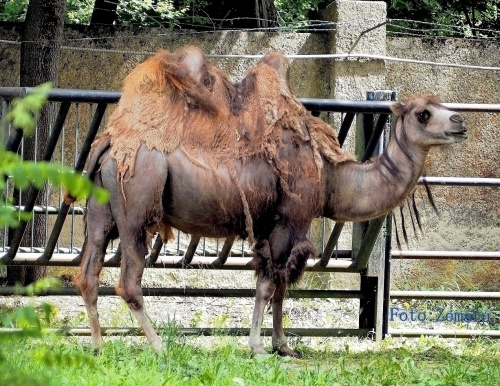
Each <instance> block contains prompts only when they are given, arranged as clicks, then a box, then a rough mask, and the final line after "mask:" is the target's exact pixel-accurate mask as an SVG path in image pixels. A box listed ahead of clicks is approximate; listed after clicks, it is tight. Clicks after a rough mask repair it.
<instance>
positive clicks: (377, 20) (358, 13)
mask: <svg viewBox="0 0 500 386" xmlns="http://www.w3.org/2000/svg"><path fill="white" fill-rule="evenodd" d="M322 16H323V19H325V20H328V21H333V22H335V23H336V28H335V31H333V32H332V33H331V37H330V53H331V54H348V53H351V54H356V53H358V54H372V55H385V54H386V30H385V25H383V23H385V21H386V19H387V10H386V3H385V2H383V1H350V0H337V1H334V2H333V3H331V4H330V5H328V7H327V8H326V9H325V10H324V11H323V14H322ZM382 89H385V63H384V61H382V60H365V59H362V60H356V59H349V60H342V61H334V62H332V66H331V74H330V90H331V95H330V97H331V98H333V99H350V100H364V99H365V95H366V92H367V91H368V90H382Z"/></svg>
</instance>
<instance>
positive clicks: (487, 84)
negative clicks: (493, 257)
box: [386, 38, 500, 290]
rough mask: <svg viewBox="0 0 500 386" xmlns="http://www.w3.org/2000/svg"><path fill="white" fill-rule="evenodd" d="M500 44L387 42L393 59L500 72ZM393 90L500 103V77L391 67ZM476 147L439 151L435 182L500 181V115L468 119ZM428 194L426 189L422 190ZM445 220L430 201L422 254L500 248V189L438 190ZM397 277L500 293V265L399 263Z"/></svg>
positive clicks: (433, 161) (430, 171)
mask: <svg viewBox="0 0 500 386" xmlns="http://www.w3.org/2000/svg"><path fill="white" fill-rule="evenodd" d="M499 48H500V47H499V45H498V44H496V43H491V42H481V41H464V40H460V39H415V38H389V39H387V55H389V56H393V57H398V58H408V59H418V60H427V61H432V62H443V63H459V64H469V65H476V66H490V67H495V66H496V67H498V63H500V60H499V59H500V51H499ZM386 66H387V74H386V82H387V87H388V88H391V89H394V90H398V91H399V95H400V97H401V98H402V99H404V98H405V97H407V96H409V95H412V94H421V93H435V94H437V95H439V96H440V97H441V99H442V100H443V101H446V102H460V103H496V104H498V103H500V86H499V85H500V71H491V70H476V69H463V68H450V67H434V66H426V65H421V64H407V63H397V62H388V63H386ZM463 115H464V117H465V119H466V121H467V125H468V127H469V139H468V141H466V142H464V143H462V144H460V145H458V146H450V147H447V148H440V149H435V150H434V151H433V152H432V153H431V155H430V158H429V160H428V162H427V167H426V172H427V175H429V176H462V177H497V178H498V177H500V114H486V113H464V114H463ZM420 190H422V188H420ZM432 191H433V193H434V197H435V200H436V203H437V206H438V208H439V210H440V212H441V218H438V216H437V215H436V214H434V213H433V211H432V210H431V209H430V207H429V205H428V204H427V203H426V202H425V201H426V200H423V202H422V204H421V205H420V206H421V207H423V208H425V209H424V212H423V213H424V230H425V232H424V234H423V235H422V236H421V237H420V240H415V238H413V240H412V242H411V244H410V248H414V249H418V250H446V249H449V250H472V251H473V250H482V251H498V250H499V249H500V205H499V202H500V188H472V187H471V188H453V187H433V188H432ZM395 267H397V271H396V275H397V277H398V278H399V281H400V282H402V281H405V282H406V283H405V285H408V286H410V287H416V286H424V287H429V286H433V287H435V286H436V285H440V286H442V287H443V288H449V289H455V290H457V289H459V288H483V289H486V290H498V288H500V271H499V267H498V262H467V261H460V262H457V261H447V262H446V261H445V262H427V263H423V262H419V263H413V262H406V263H402V262H398V263H396V264H395Z"/></svg>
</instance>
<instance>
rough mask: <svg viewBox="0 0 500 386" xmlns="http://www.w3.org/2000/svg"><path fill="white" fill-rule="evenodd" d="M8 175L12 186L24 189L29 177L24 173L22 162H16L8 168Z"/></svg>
mask: <svg viewBox="0 0 500 386" xmlns="http://www.w3.org/2000/svg"><path fill="white" fill-rule="evenodd" d="M10 175H11V176H12V179H13V183H14V186H15V187H16V188H18V189H26V188H27V187H28V186H29V184H30V181H29V178H28V176H27V175H26V171H25V169H24V166H23V163H22V162H17V163H15V164H13V165H12V167H11V168H10Z"/></svg>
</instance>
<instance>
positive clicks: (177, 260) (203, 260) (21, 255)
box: [0, 248, 358, 272]
mask: <svg viewBox="0 0 500 386" xmlns="http://www.w3.org/2000/svg"><path fill="white" fill-rule="evenodd" d="M35 249H38V251H35V252H18V253H17V254H16V257H15V258H14V259H13V260H9V252H8V251H4V252H0V262H5V263H8V264H9V265H44V266H60V267H78V266H79V264H80V254H79V253H64V254H57V255H55V256H53V257H52V258H51V259H49V260H47V259H45V258H44V256H46V254H45V253H44V251H43V249H41V248H35ZM338 252H339V255H341V256H342V257H344V258H346V259H336V260H330V261H329V262H328V264H327V265H326V266H324V265H323V264H322V263H321V259H309V260H308V261H307V265H306V271H309V272H358V271H357V269H356V262H355V261H353V260H351V259H350V257H351V251H338ZM347 257H349V259H347ZM183 260H184V257H183V256H172V255H160V256H159V257H158V260H157V261H156V262H154V263H153V264H152V265H151V266H152V267H153V268H188V269H223V270H237V271H241V270H254V267H253V264H252V258H251V257H228V258H227V260H226V262H225V263H224V264H221V263H220V262H219V261H218V259H217V254H216V253H212V256H194V257H193V260H192V261H191V263H190V264H189V265H185V264H184V261H183ZM119 266H120V261H119V259H117V258H116V257H115V255H106V257H105V259H104V267H119Z"/></svg>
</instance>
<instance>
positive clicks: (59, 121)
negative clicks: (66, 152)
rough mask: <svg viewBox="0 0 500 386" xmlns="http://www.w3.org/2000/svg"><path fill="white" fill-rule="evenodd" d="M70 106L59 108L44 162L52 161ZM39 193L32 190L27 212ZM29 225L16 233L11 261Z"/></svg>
mask: <svg viewBox="0 0 500 386" xmlns="http://www.w3.org/2000/svg"><path fill="white" fill-rule="evenodd" d="M70 106H71V102H62V103H61V106H60V107H59V113H58V114H57V118H56V121H55V123H54V126H53V127H52V131H51V132H50V136H49V139H48V142H47V145H46V146H45V150H44V153H43V156H42V159H41V160H42V161H50V160H51V159H52V154H53V153H54V150H55V148H56V144H57V141H58V139H59V134H60V133H61V130H62V128H63V125H64V121H65V120H66V116H67V115H68V111H69V107H70ZM39 193H40V189H36V188H34V187H32V188H31V191H30V195H29V197H28V200H27V202H26V203H25V205H24V210H25V211H26V212H31V211H32V210H33V208H34V206H35V202H36V199H37V198H38V194H39ZM27 224H28V223H27V222H26V221H21V223H20V224H19V227H18V228H17V229H16V231H15V233H14V236H13V238H12V241H11V243H10V249H9V259H11V260H14V257H15V256H16V253H17V250H18V249H19V245H20V244H21V240H22V238H23V235H24V231H25V230H26V225H27Z"/></svg>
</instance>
